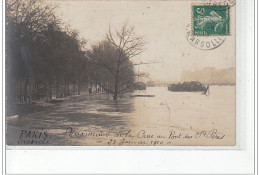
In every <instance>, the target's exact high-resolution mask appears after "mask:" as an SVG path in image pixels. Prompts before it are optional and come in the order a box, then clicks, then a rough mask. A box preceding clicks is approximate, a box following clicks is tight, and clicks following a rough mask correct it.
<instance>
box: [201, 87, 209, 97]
mask: <svg viewBox="0 0 260 175" xmlns="http://www.w3.org/2000/svg"><path fill="white" fill-rule="evenodd" d="M207 93H208V95H209V85H207V88H206V90H205V91H204V92H203V93H202V94H204V95H207Z"/></svg>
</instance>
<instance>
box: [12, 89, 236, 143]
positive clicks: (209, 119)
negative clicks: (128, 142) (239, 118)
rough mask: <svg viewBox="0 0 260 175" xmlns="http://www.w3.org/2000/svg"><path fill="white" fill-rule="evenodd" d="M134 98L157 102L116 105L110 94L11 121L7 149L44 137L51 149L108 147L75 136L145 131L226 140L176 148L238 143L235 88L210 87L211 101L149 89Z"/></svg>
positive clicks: (83, 98)
mask: <svg viewBox="0 0 260 175" xmlns="http://www.w3.org/2000/svg"><path fill="white" fill-rule="evenodd" d="M135 93H137V94H142V95H145V94H147V95H155V97H129V95H124V96H122V97H119V99H118V100H117V101H113V100H112V98H111V95H110V97H108V96H107V94H98V95H91V96H90V95H82V96H79V97H72V98H70V99H69V100H66V101H64V102H63V103H60V104H57V105H55V107H53V106H52V107H50V108H48V109H47V110H45V111H41V112H37V113H32V114H29V115H26V116H13V117H7V144H8V145H30V144H29V142H26V141H24V139H25V140H26V139H28V138H33V137H35V138H36V137H39V138H43V137H44V132H46V134H48V137H47V140H49V142H48V143H47V144H46V145H64V146H66V145H67V146H72V145H94V146H95V145H104V146H106V145H107V143H108V142H107V141H109V140H110V138H109V137H106V138H103V137H86V136H85V135H84V134H83V135H80V134H78V135H76V136H75V132H78V133H87V132H88V133H89V132H91V133H99V134H100V133H101V134H102V133H103V134H106V133H116V132H128V131H131V132H132V133H133V134H134V133H137V132H139V131H145V132H146V133H152V134H154V133H160V134H161V135H165V136H167V134H168V133H169V131H171V130H176V131H182V132H187V133H189V132H190V133H191V132H197V131H201V130H206V131H208V130H212V129H217V130H218V134H222V135H225V139H222V140H221V141H219V140H217V141H215V140H214V141H211V142H209V143H207V142H205V141H202V140H200V139H197V140H193V141H191V140H190V141H182V140H179V141H175V142H173V143H171V145H189V144H191V145H214V144H215V145H225V144H228V143H231V142H232V143H234V141H235V86H211V87H210V94H209V95H203V94H202V93H201V92H171V91H168V89H167V87H148V88H147V90H145V91H139V92H135ZM72 130H73V133H71V131H72ZM29 132H31V133H30V134H29V136H28V133H29ZM33 132H34V134H35V135H34V136H33ZM40 133H41V135H39V134H40ZM69 133H70V134H69ZM37 134H38V136H37ZM26 135H27V136H28V137H27V138H26ZM21 139H23V140H22V141H21ZM133 145H135V144H133Z"/></svg>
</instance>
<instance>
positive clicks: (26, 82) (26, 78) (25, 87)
mask: <svg viewBox="0 0 260 175" xmlns="http://www.w3.org/2000/svg"><path fill="white" fill-rule="evenodd" d="M28 81H29V78H28V73H26V77H25V84H24V102H25V103H26V102H27V96H28V93H27V87H28Z"/></svg>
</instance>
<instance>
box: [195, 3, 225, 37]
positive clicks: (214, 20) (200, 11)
mask: <svg viewBox="0 0 260 175" xmlns="http://www.w3.org/2000/svg"><path fill="white" fill-rule="evenodd" d="M192 34H193V35H194V36H228V35H230V7H229V5H214V6H210V5H192Z"/></svg>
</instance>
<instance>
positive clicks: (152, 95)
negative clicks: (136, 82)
mask: <svg viewBox="0 0 260 175" xmlns="http://www.w3.org/2000/svg"><path fill="white" fill-rule="evenodd" d="M129 97H155V95H129Z"/></svg>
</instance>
